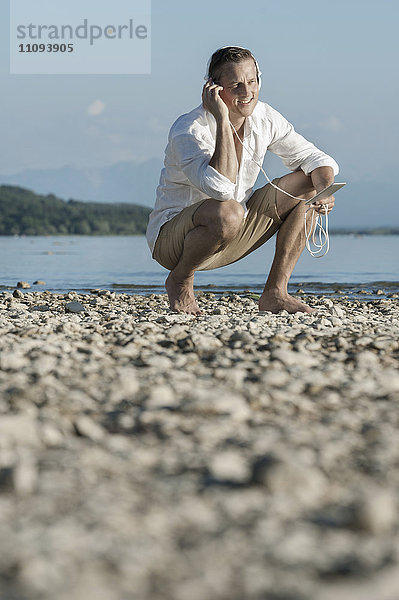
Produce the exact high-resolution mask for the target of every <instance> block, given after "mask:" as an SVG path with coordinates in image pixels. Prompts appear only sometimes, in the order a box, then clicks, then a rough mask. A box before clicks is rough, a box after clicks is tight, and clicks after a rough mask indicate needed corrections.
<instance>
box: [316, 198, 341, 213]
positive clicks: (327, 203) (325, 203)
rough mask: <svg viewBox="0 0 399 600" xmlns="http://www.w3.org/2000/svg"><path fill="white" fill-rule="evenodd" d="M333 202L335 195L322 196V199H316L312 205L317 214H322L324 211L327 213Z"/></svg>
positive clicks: (332, 206) (330, 209)
mask: <svg viewBox="0 0 399 600" xmlns="http://www.w3.org/2000/svg"><path fill="white" fill-rule="evenodd" d="M334 204H335V196H330V197H329V198H323V200H316V202H315V203H314V204H313V205H312V206H313V208H314V209H315V211H316V212H317V213H319V215H320V214H321V215H324V214H325V213H326V207H327V214H329V213H330V212H331V211H332V209H333V208H334Z"/></svg>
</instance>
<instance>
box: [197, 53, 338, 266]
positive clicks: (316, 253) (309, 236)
mask: <svg viewBox="0 0 399 600" xmlns="http://www.w3.org/2000/svg"><path fill="white" fill-rule="evenodd" d="M226 48H239V49H240V50H246V49H247V48H244V47H243V46H222V47H221V48H218V49H217V50H215V52H214V53H213V54H212V56H213V55H214V54H215V53H216V52H219V50H224V49H226ZM212 56H211V57H210V59H209V60H208V63H207V66H206V75H205V77H204V79H205V80H206V81H208V80H209V79H210V73H209V67H210V64H211V61H212ZM251 57H252V58H253V60H254V62H255V66H256V75H257V79H258V85H259V89H260V87H261V85H262V77H261V76H262V72H261V70H260V68H259V65H258V61H257V60H256V58H255V57H254V55H253V54H252V52H251ZM230 125H231V127H232V128H233V130H234V133H235V135H236V136H237V138H238V140H239V141H240V143H241V145H242V147H243V148H244V149H245V150H246V151H247V152H248V154H249V155H250V157H251V159H252V160H253V161H254V163H255V164H256V165H257V166H258V167H259V168H260V170H261V171H262V173H263V175H264V176H265V178H266V180H267V181H268V183H270V185H271V186H272V187H274V188H275V189H276V190H279V191H280V192H282V193H283V194H285V195H286V196H289V197H290V198H293V199H294V200H300V201H301V202H303V198H299V197H297V196H293V195H292V194H289V193H288V192H286V191H285V190H282V189H281V188H279V187H278V186H277V185H275V184H274V183H273V182H272V181H271V180H270V179H269V177H268V176H267V173H266V171H265V170H264V169H263V167H262V165H261V164H259V162H258V161H257V160H255V157H254V154H253V153H252V152H251V151H250V150H249V149H248V148H247V147H246V146H245V145H244V142H243V141H242V140H241V138H240V136H239V135H238V133H237V130H236V129H235V127H234V125H233V124H232V123H231V121H230ZM309 210H312V221H311V224H310V229H309V231H308V230H307V223H306V215H307V213H308V212H309ZM324 216H325V218H326V223H325V226H324V227H323V225H322V215H319V214H317V215H316V221H314V217H315V212H314V210H313V209H312V207H311V206H309V208H308V209H307V210H306V212H305V215H304V227H305V238H306V248H307V250H308V251H309V253H310V254H311V256H313V258H322V257H323V256H325V255H326V254H327V252H328V251H329V249H330V237H329V233H328V208H327V206H324ZM312 230H313V232H312ZM317 230H318V238H319V239H318V241H317V240H316V236H317V234H316V231H317ZM311 244H313V246H314V247H315V248H316V250H312V248H311ZM323 250H324V252H323ZM321 252H323V254H320V253H321Z"/></svg>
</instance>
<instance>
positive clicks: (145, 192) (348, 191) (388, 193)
mask: <svg viewBox="0 0 399 600" xmlns="http://www.w3.org/2000/svg"><path fill="white" fill-rule="evenodd" d="M161 168H162V161H161V160H160V159H159V158H153V159H150V160H146V161H144V162H141V163H138V162H118V163H115V164H113V165H111V166H108V167H93V168H78V167H70V166H65V167H62V168H59V169H44V170H33V169H28V170H25V171H21V172H20V173H17V174H15V175H3V176H2V175H0V185H1V184H9V185H17V186H21V187H26V188H29V189H31V190H33V191H34V192H36V193H38V194H55V195H57V196H59V197H60V198H64V199H66V200H67V199H70V198H73V199H75V200H83V201H94V202H112V203H113V202H124V203H125V202H127V203H133V204H141V205H144V206H149V207H153V206H154V202H155V190H156V187H157V185H158V180H159V174H160V171H161ZM338 180H339V181H340V180H341V176H340V175H339V176H338ZM262 185H264V177H263V176H262V175H261V176H260V177H259V178H258V181H257V183H256V187H260V186H262ZM335 198H336V205H335V209H334V212H333V213H332V214H331V229H343V228H346V229H354V228H357V229H362V228H375V227H399V185H395V184H391V183H385V182H381V183H379V182H369V183H351V182H350V181H348V185H347V186H346V187H345V188H343V189H342V190H340V191H339V192H337V194H336V196H335Z"/></svg>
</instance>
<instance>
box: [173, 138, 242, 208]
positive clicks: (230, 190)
mask: <svg viewBox="0 0 399 600" xmlns="http://www.w3.org/2000/svg"><path fill="white" fill-rule="evenodd" d="M169 144H170V149H171V151H172V156H173V158H174V161H175V167H176V168H177V169H178V170H180V171H181V172H182V173H183V174H184V175H185V177H187V179H188V180H189V182H190V183H191V185H193V186H194V187H196V188H197V189H199V190H200V191H201V192H203V193H204V194H206V195H207V196H209V198H214V199H215V200H222V201H223V200H230V199H231V198H233V196H234V192H235V187H236V186H235V183H233V182H232V181H230V179H228V177H225V176H224V175H222V174H221V173H219V172H218V171H216V169H214V168H213V167H211V166H210V165H209V161H210V160H211V158H212V153H213V151H211V148H209V147H207V146H206V144H205V143H204V142H203V141H202V140H199V139H197V138H196V137H195V136H194V135H190V134H181V135H177V136H175V137H173V138H172V139H171V140H170V141H169ZM181 183H184V182H181Z"/></svg>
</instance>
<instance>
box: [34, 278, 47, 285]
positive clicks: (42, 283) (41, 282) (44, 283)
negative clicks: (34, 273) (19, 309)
mask: <svg viewBox="0 0 399 600" xmlns="http://www.w3.org/2000/svg"><path fill="white" fill-rule="evenodd" d="M33 285H46V282H45V281H42V280H41V279H37V280H36V281H34V282H33Z"/></svg>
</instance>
